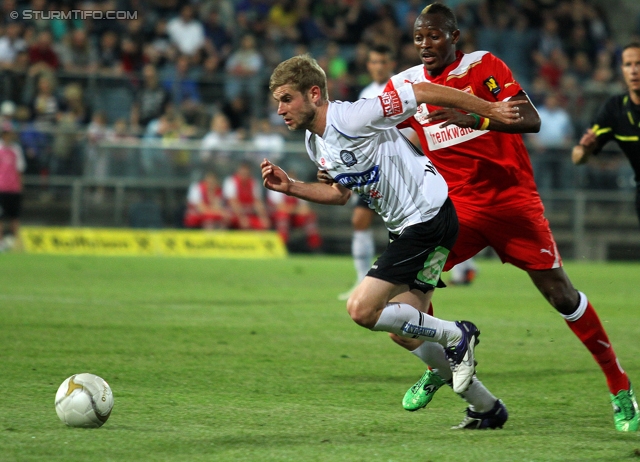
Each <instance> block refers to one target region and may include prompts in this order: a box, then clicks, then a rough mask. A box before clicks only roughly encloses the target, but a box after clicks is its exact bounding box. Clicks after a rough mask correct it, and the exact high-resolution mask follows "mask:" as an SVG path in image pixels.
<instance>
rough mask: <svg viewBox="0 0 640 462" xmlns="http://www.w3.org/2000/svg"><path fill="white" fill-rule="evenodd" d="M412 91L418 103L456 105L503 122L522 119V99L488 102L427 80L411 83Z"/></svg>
mask: <svg viewBox="0 0 640 462" xmlns="http://www.w3.org/2000/svg"><path fill="white" fill-rule="evenodd" d="M413 92H414V93H415V95H416V101H417V102H418V104H422V103H426V104H432V105H434V106H442V107H456V108H459V109H464V110H465V111H467V112H473V113H475V114H479V115H481V116H483V117H487V118H489V119H491V120H495V121H496V122H501V123H504V124H515V123H518V122H520V121H521V120H522V117H521V115H520V106H523V105H524V101H497V102H489V101H485V100H483V99H480V98H478V97H476V96H474V95H471V94H469V93H465V92H463V91H460V90H457V89H455V88H449V87H445V86H444V85H438V84H435V83H428V82H421V83H416V84H413Z"/></svg>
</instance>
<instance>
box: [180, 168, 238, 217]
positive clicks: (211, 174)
mask: <svg viewBox="0 0 640 462" xmlns="http://www.w3.org/2000/svg"><path fill="white" fill-rule="evenodd" d="M229 218H230V214H229V211H228V210H227V209H226V207H225V204H224V198H223V196H222V188H221V187H220V182H219V181H218V175H217V174H216V172H215V170H212V169H208V170H207V171H206V172H205V174H204V178H203V179H202V181H199V182H197V183H193V184H192V185H191V186H189V191H188V192H187V211H186V213H185V215H184V226H185V227H187V228H203V229H224V228H226V227H227V225H228V223H229Z"/></svg>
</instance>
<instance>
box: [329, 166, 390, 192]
mask: <svg viewBox="0 0 640 462" xmlns="http://www.w3.org/2000/svg"><path fill="white" fill-rule="evenodd" d="M379 178H380V168H379V167H378V166H377V165H375V166H374V167H372V168H370V169H369V170H366V171H364V172H358V173H340V174H339V175H336V176H335V178H334V180H335V181H336V182H338V183H340V184H341V185H342V186H344V187H345V188H349V189H353V188H356V187H362V186H365V185H368V184H372V183H376V182H377V181H378V180H379Z"/></svg>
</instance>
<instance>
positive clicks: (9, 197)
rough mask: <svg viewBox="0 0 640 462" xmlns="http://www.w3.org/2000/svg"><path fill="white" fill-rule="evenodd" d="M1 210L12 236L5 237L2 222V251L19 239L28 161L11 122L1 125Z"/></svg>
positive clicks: (0, 239)
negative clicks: (25, 171) (23, 173)
mask: <svg viewBox="0 0 640 462" xmlns="http://www.w3.org/2000/svg"><path fill="white" fill-rule="evenodd" d="M0 131H1V132H2V134H1V139H0V210H2V214H1V215H0V218H2V220H3V221H4V220H8V221H9V230H10V231H11V235H12V238H9V237H7V238H3V236H4V223H3V222H0V251H3V250H8V249H11V248H13V247H14V245H15V243H16V242H17V239H19V236H20V234H19V231H20V212H21V208H22V172H24V170H25V168H26V162H25V159H24V156H23V154H22V149H21V148H20V145H19V144H18V143H17V136H16V132H15V128H14V126H13V124H12V123H11V122H8V121H5V122H3V123H2V124H1V125H0Z"/></svg>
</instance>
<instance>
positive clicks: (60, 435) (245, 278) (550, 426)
mask: <svg viewBox="0 0 640 462" xmlns="http://www.w3.org/2000/svg"><path fill="white" fill-rule="evenodd" d="M567 271H568V273H569V275H570V276H571V278H572V281H573V283H574V285H576V287H578V288H579V289H581V290H583V291H584V292H586V293H587V295H588V296H589V298H590V300H591V301H592V303H593V304H594V306H595V307H596V309H597V310H598V311H599V313H600V316H601V318H602V321H603V323H604V325H605V326H606V328H607V329H608V333H609V336H610V339H611V341H612V343H613V345H614V347H615V348H616V351H617V353H618V356H619V357H620V360H621V362H622V365H623V366H624V367H625V369H626V370H627V371H628V372H629V374H630V376H631V379H632V380H635V381H636V383H637V385H636V391H640V282H639V281H640V265H639V264H637V263H636V264H633V263H627V264H621V263H617V264H613V263H609V264H605V263H571V262H570V263H568V264H567ZM353 274H354V272H353V268H352V263H351V259H350V258H348V257H319V256H318V257H299V256H294V257H290V258H288V259H286V260H277V261H268V260H215V259H182V258H133V257H130V258H116V257H102V258H100V257H62V256H38V255H25V254H4V255H0V364H1V366H0V460H1V461H14V460H15V461H40V460H43V461H58V460H60V461H62V460H64V461H77V460H90V461H138V460H140V461H147V460H153V461H296V462H298V461H303V462H306V461H323V462H324V461H409V460H410V461H420V462H426V461H433V462H447V461H455V462H459V461H474V462H485V461H491V462H492V461H509V462H512V461H545V462H546V461H563V462H566V461H626V460H629V461H631V460H639V461H640V432H638V433H633V434H623V433H618V432H616V431H615V430H614V428H613V420H612V413H611V406H610V403H609V398H608V392H607V388H606V384H605V380H604V376H603V375H602V373H601V372H600V370H599V368H598V367H597V365H596V364H595V362H594V361H593V359H592V358H591V356H590V355H589V353H588V352H587V350H586V349H585V348H584V347H583V346H582V345H581V344H580V342H579V341H578V339H577V338H575V337H574V336H573V334H572V333H571V332H570V330H569V329H568V328H567V327H566V325H565V323H564V321H563V320H562V318H561V317H560V316H559V315H558V314H556V313H555V312H554V310H553V309H552V308H551V307H550V306H548V305H547V304H546V303H545V302H544V301H543V299H542V297H541V296H540V295H539V294H538V292H537V291H536V290H535V288H534V287H533V285H532V284H531V282H530V281H529V280H528V278H527V276H526V274H524V273H522V272H520V271H518V270H517V269H515V268H513V267H512V266H509V265H500V264H499V263H497V262H496V261H494V260H481V261H480V273H479V275H478V277H477V279H476V282H474V284H473V285H472V286H470V287H451V288H447V289H441V290H438V291H437V292H436V295H435V297H434V305H435V308H436V314H437V315H438V316H440V317H442V318H444V319H449V320H455V319H469V320H472V321H474V322H475V323H476V324H477V325H478V326H479V327H480V328H481V330H482V336H481V343H480V345H479V346H478V349H477V358H478V361H479V366H478V374H479V377H480V379H481V380H482V381H483V382H484V383H485V384H486V385H487V386H488V387H489V388H490V389H491V390H492V391H493V392H494V393H495V394H496V395H497V396H498V397H500V398H502V399H503V400H504V402H505V403H506V405H507V407H508V408H509V412H510V419H509V421H508V422H507V425H506V426H505V428H504V429H502V430H496V431H465V432H456V431H451V430H450V429H449V427H450V426H451V425H454V424H457V423H459V422H460V421H461V419H462V418H463V413H462V411H463V410H464V408H465V405H464V402H463V401H462V400H461V399H460V398H458V397H457V396H456V395H454V394H453V393H452V392H451V390H450V389H448V388H446V387H445V388H443V389H442V390H440V391H439V392H438V394H437V395H436V397H435V398H434V400H433V402H432V403H431V404H430V405H429V407H428V408H427V409H424V410H422V411H420V412H416V413H409V412H406V411H404V410H403V409H402V406H401V399H402V396H403V394H404V392H405V390H406V389H407V387H409V386H410V385H412V384H413V383H414V381H415V380H417V379H418V378H419V377H420V375H421V374H422V372H423V366H422V364H421V363H420V362H419V361H418V360H417V359H416V358H415V357H413V356H412V355H410V354H408V353H407V352H405V351H404V350H401V349H400V348H399V347H397V346H395V345H394V344H392V342H391V341H390V340H389V339H388V338H387V335H386V334H385V333H381V332H370V331H368V330H366V329H363V328H361V327H358V326H357V325H356V324H355V323H353V322H352V321H351V320H350V319H349V317H348V315H347V313H346V311H345V307H344V302H339V301H337V299H336V294H337V293H339V292H342V291H344V290H346V289H347V288H348V287H349V286H350V285H351V282H352V279H353V277H354V275H353ZM79 372H92V373H94V374H98V375H100V376H102V377H103V378H105V379H106V380H107V381H108V382H109V383H110V385H111V387H112V389H113V393H114V397H115V406H114V409H113V413H112V414H111V417H110V419H109V421H108V422H107V423H106V424H105V426H104V427H102V428H100V429H73V428H68V427H66V426H65V425H64V424H62V423H61V422H60V421H59V420H58V417H57V416H56V413H55V410H54V407H53V402H54V395H55V392H56V390H57V388H58V386H59V385H60V383H61V382H62V381H63V380H64V379H65V378H66V377H68V376H69V375H72V374H74V373H79Z"/></svg>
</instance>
